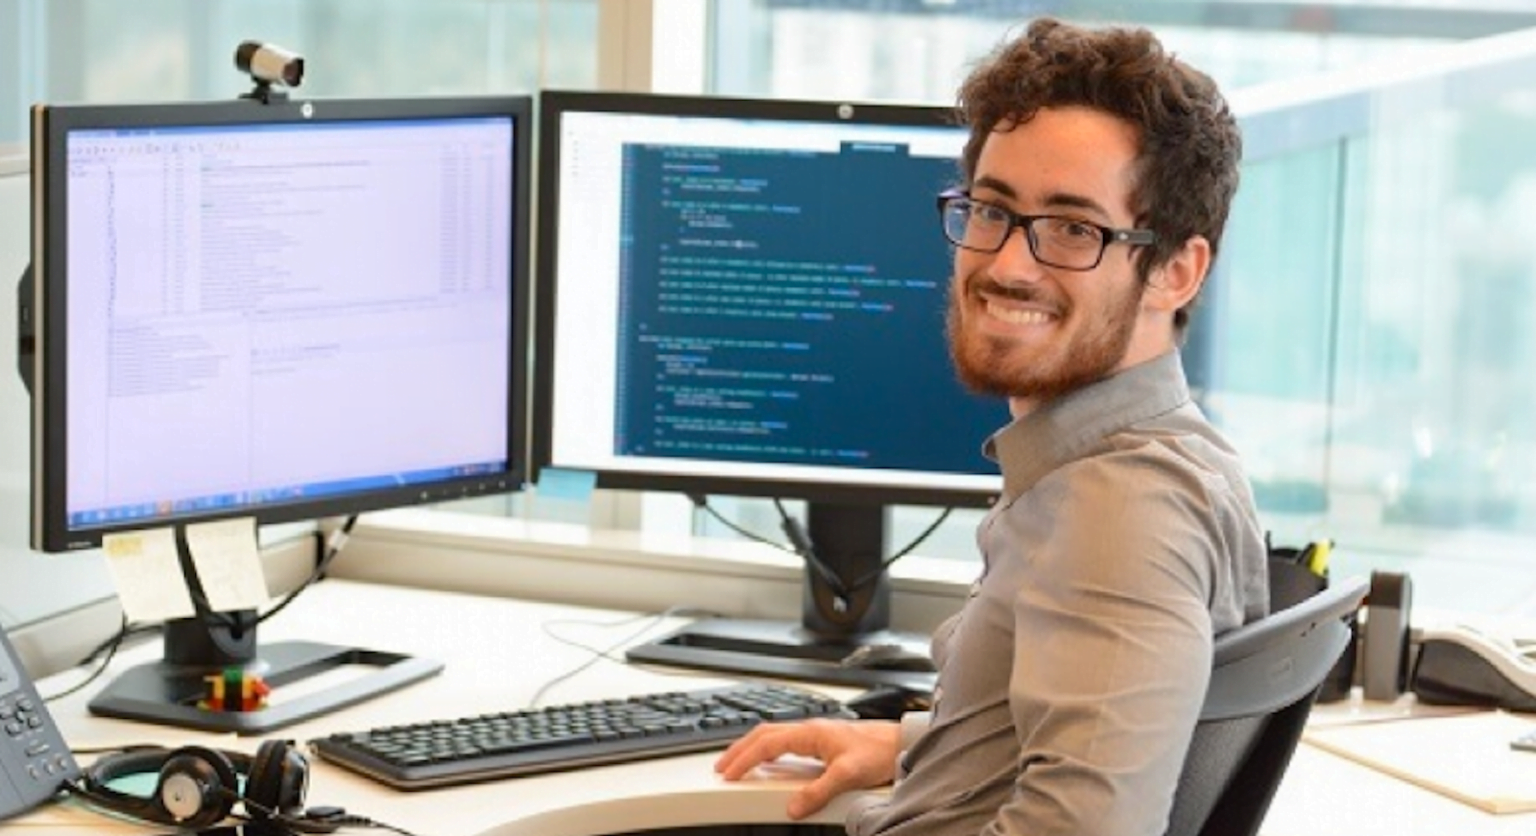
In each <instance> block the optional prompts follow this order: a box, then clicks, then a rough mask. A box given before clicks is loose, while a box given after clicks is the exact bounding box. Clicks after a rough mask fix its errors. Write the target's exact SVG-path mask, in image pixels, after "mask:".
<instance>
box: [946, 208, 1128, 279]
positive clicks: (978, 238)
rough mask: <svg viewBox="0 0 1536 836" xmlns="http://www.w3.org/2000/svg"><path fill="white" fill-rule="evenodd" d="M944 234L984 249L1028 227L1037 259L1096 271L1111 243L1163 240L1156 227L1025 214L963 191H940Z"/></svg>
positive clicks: (995, 247)
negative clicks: (1117, 225) (1124, 226)
mask: <svg viewBox="0 0 1536 836" xmlns="http://www.w3.org/2000/svg"><path fill="white" fill-rule="evenodd" d="M938 204H939V217H940V219H941V220H942V221H943V223H944V237H945V238H948V239H949V242H950V243H951V244H954V245H955V246H957V247H960V248H961V249H966V250H973V251H975V252H979V253H995V252H998V251H1000V250H1002V248H1003V245H1005V244H1007V243H1008V238H1009V237H1010V236H1012V235H1013V231H1014V230H1015V229H1020V228H1022V229H1023V230H1024V240H1026V241H1028V242H1029V252H1030V254H1031V255H1033V256H1034V257H1035V260H1036V261H1038V262H1040V263H1041V264H1045V265H1047V266H1050V267H1057V268H1060V269H1062V270H1092V269H1093V268H1095V267H1097V266H1099V262H1100V261H1102V260H1103V259H1104V250H1106V249H1108V248H1109V245H1110V244H1126V245H1128V246H1133V247H1134V246H1145V245H1147V244H1151V243H1152V242H1154V241H1156V240H1157V233H1156V232H1153V231H1152V230H1150V229H1114V228H1113V227H1108V226H1100V225H1099V224H1096V223H1093V222H1091V221H1085V220H1082V219H1081V218H1068V217H1063V216H1060V215H1021V214H1019V213H1017V212H1014V211H1013V210H1011V209H1008V208H1006V207H1003V206H998V205H997V204H995V203H987V202H986V201H983V200H974V199H972V198H971V196H970V195H968V194H966V193H965V192H962V191H955V190H951V191H946V192H943V193H941V194H940V195H939V199H938Z"/></svg>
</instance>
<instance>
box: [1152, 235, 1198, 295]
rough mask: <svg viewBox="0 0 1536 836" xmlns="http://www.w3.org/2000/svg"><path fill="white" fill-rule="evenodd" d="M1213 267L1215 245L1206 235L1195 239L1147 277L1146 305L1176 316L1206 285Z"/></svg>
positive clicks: (1195, 236)
mask: <svg viewBox="0 0 1536 836" xmlns="http://www.w3.org/2000/svg"><path fill="white" fill-rule="evenodd" d="M1210 266H1211V242H1209V241H1207V240H1205V236H1203V235H1192V236H1190V238H1189V240H1187V241H1185V242H1184V246H1182V247H1180V248H1179V250H1178V251H1177V252H1175V253H1174V254H1173V257H1172V258H1170V259H1168V260H1167V261H1166V262H1164V263H1163V264H1162V266H1160V267H1158V268H1157V269H1155V270H1153V271H1152V273H1151V275H1149V276H1148V277H1147V292H1146V293H1145V294H1143V295H1142V302H1143V304H1146V305H1149V306H1151V307H1153V308H1155V309H1157V310H1162V311H1168V312H1170V313H1171V312H1173V311H1176V310H1178V309H1179V308H1182V307H1184V306H1185V305H1187V304H1189V302H1190V300H1192V299H1194V298H1195V296H1196V295H1197V294H1199V293H1200V287H1201V285H1203V284H1205V274H1206V271H1207V270H1208V269H1210Z"/></svg>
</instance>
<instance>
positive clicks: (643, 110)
mask: <svg viewBox="0 0 1536 836" xmlns="http://www.w3.org/2000/svg"><path fill="white" fill-rule="evenodd" d="M538 111H539V120H538V121H539V153H538V177H537V179H538V197H537V207H538V208H537V214H538V216H539V218H540V221H541V222H540V224H539V225H538V229H537V236H538V243H537V248H536V259H537V260H536V265H537V266H536V272H535V276H536V278H535V282H536V284H537V287H538V292H537V293H536V297H535V299H534V317H535V321H534V355H535V358H536V362H535V366H534V380H533V403H534V413H533V416H532V421H531V426H532V431H533V458H532V468H533V473H532V475H531V477H530V478H531V480H532V481H533V482H534V483H535V484H536V483H537V481H538V479H539V478H540V476H541V475H542V473H543V472H544V471H546V470H549V469H564V468H566V467H568V465H567V464H565V463H562V462H559V461H556V460H555V459H554V450H553V445H554V415H553V412H554V391H555V389H554V387H555V378H554V363H553V362H552V358H553V357H554V352H555V342H556V333H555V329H556V322H557V316H558V306H559V298H558V295H559V294H558V288H557V281H558V270H559V264H558V259H559V252H558V246H557V243H558V242H557V237H556V236H557V219H558V218H559V211H560V178H559V176H558V174H559V172H560V167H561V147H560V146H561V142H560V138H561V125H562V123H563V120H564V117H565V115H566V114H567V113H583V112H586V113H621V114H623V113H634V114H642V115H659V116H681V117H716V118H746V119H761V120H765V121H786V122H817V123H839V122H845V123H849V124H871V125H892V126H898V127H937V128H957V127H958V126H959V123H958V121H957V119H956V112H955V109H954V108H952V107H944V106H940V105H925V104H898V103H888V102H848V101H830V100H825V101H824V100H810V99H764V98H748V97H720V96H707V95H680V94H657V93H638V92H601V91H600V92H594V91H578V90H546V91H542V92H541V93H540V95H539V102H538ZM955 176H956V178H957V179H958V178H959V176H960V172H959V168H958V165H957V167H956V173H955ZM934 235H935V239H934V246H935V247H943V246H945V244H944V242H943V240H942V238H941V237H939V235H938V232H937V226H935V232H934ZM1004 423H1006V415H1004V414H1000V415H999V420H998V427H999V428H1000V427H1001V426H1002V425H1003V424H1004ZM983 441H985V439H983V438H977V439H976V445H977V447H978V448H979V447H980V446H981V445H982V443H983ZM575 469H577V470H580V471H582V472H589V470H590V469H589V468H586V467H577V468H575ZM854 470H855V469H850V470H849V472H854ZM590 472H591V473H592V475H593V477H594V484H595V486H596V487H600V488H614V489H625V490H645V491H666V492H674V493H683V494H688V495H694V496H704V495H710V494H721V495H733V496H754V497H778V498H786V499H797V500H806V501H810V502H825V503H838V504H848V505H858V506H865V505H926V506H946V507H971V508H985V507H988V506H990V505H991V504H992V503H993V502H994V501H995V500H996V498H997V496H998V494H999V493H1000V491H1001V476H999V477H998V478H997V480H996V481H997V487H996V488H995V489H968V488H960V487H948V486H943V487H933V486H930V487H923V486H915V485H909V484H893V483H881V482H880V481H879V480H878V479H877V478H875V476H874V475H873V474H877V473H878V471H877V470H875V469H857V472H858V473H862V474H865V478H864V479H856V478H850V479H839V478H838V477H837V476H836V473H837V469H833V468H827V469H826V472H827V478H821V477H819V476H817V477H815V478H794V477H772V478H761V479H759V478H751V477H743V476H725V475H708V474H702V473H699V474H679V473H667V472H660V471H657V470H653V469H640V468H624V469H618V468H602V469H597V470H590Z"/></svg>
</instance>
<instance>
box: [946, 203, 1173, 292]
mask: <svg viewBox="0 0 1536 836" xmlns="http://www.w3.org/2000/svg"><path fill="white" fill-rule="evenodd" d="M936 201H937V205H938V209H939V226H940V228H942V229H943V230H944V237H945V239H947V240H948V241H949V243H951V244H954V245H955V246H957V247H959V248H960V249H962V250H970V251H971V252H976V253H998V252H1002V251H1003V247H1006V246H1008V239H1009V238H1012V237H1013V231H1014V230H1015V229H1022V230H1024V240H1025V242H1026V243H1027V244H1028V245H1029V254H1030V255H1032V256H1034V258H1035V260H1036V261H1038V262H1040V263H1041V264H1044V265H1047V266H1049V267H1055V268H1056V269H1058V270H1074V271H1077V272H1087V271H1089V270H1092V269H1094V268H1096V267H1098V266H1099V264H1101V263H1103V261H1104V251H1105V250H1107V249H1109V246H1110V245H1111V244H1125V245H1127V246H1131V247H1145V246H1147V245H1149V244H1154V243H1156V242H1157V232H1156V231H1154V230H1150V229H1116V228H1115V227H1112V226H1104V225H1103V224H1096V223H1094V222H1093V221H1087V220H1083V219H1081V218H1073V217H1068V216H1066V215H1025V214H1022V213H1020V212H1015V211H1013V210H1012V209H1009V208H1008V207H1006V206H1000V205H998V204H996V203H991V202H989V201H985V200H977V199H976V198H974V197H971V195H970V192H967V191H965V190H963V189H946V190H944V191H942V192H939V195H938V197H937V198H936ZM956 201H965V202H966V203H969V204H980V205H982V206H986V207H988V208H989V209H996V210H997V211H998V212H1001V213H1003V214H1004V215H1006V216H1007V218H1008V227H1007V228H1006V229H1005V230H1004V231H1003V234H1002V236H1001V237H1000V238H998V241H997V246H995V247H992V248H990V249H988V248H984V247H975V246H971V245H968V244H966V243H964V242H962V241H956V240H955V239H954V237H953V236H951V235H950V234H949V224H948V223H947V222H946V218H947V215H948V212H949V208H950V206H952V205H954V204H955V202H956ZM1047 219H1055V220H1063V221H1071V222H1073V223H1079V224H1083V225H1084V226H1090V227H1093V228H1094V229H1097V230H1098V231H1099V253H1098V255H1097V256H1095V257H1094V259H1093V263H1092V264H1089V265H1087V266H1085V267H1074V266H1070V265H1066V264H1058V263H1056V262H1054V261H1051V260H1050V259H1047V258H1042V257H1041V256H1040V252H1039V250H1040V241H1039V239H1038V238H1036V237H1035V226H1034V224H1035V221H1039V220H1047Z"/></svg>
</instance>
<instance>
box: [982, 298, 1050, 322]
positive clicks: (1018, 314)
mask: <svg viewBox="0 0 1536 836" xmlns="http://www.w3.org/2000/svg"><path fill="white" fill-rule="evenodd" d="M983 302H984V304H985V306H986V312H987V316H990V317H992V318H993V319H997V320H1001V321H1002V322H1006V323H1008V324H1009V325H1047V324H1049V323H1051V322H1054V321H1056V315H1055V314H1053V313H1048V312H1046V311H1042V310H1040V309H1038V308H1018V307H1013V306H1011V305H1006V304H1002V303H1000V302H998V301H997V300H995V299H985V300H983Z"/></svg>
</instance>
